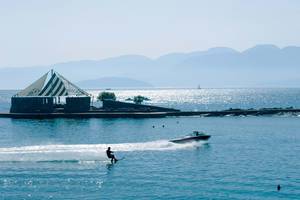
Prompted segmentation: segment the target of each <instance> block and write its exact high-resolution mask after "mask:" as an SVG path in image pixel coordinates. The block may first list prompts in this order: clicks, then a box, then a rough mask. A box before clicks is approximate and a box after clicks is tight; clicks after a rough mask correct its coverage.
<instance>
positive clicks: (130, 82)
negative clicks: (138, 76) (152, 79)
mask: <svg viewBox="0 0 300 200" xmlns="http://www.w3.org/2000/svg"><path fill="white" fill-rule="evenodd" d="M76 85H78V86H79V87H81V88H88V89H99V88H148V87H152V85H151V84H149V83H147V82H144V81H139V80H135V79H130V78H123V77H104V78H99V79H93V80H85V81H80V82H77V83H76Z"/></svg>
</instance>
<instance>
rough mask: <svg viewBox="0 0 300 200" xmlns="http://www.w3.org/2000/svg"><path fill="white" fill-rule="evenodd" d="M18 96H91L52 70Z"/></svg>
mask: <svg viewBox="0 0 300 200" xmlns="http://www.w3.org/2000/svg"><path fill="white" fill-rule="evenodd" d="M16 96H52V97H58V96H89V94H88V93H87V92H85V91H83V90H82V89H80V88H79V87H77V86H76V85H74V84H73V83H71V82H70V81H68V80H67V79H66V78H64V77H63V76H62V75H60V74H59V73H57V72H55V71H53V70H50V71H49V72H47V73H46V74H45V75H43V76H42V77H41V78H39V79H38V80H37V81H35V82H34V83H32V84H31V85H30V86H28V87H27V88H25V89H24V90H21V91H20V92H18V93H17V94H16Z"/></svg>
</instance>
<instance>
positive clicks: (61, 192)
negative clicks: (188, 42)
mask: <svg viewBox="0 0 300 200" xmlns="http://www.w3.org/2000/svg"><path fill="white" fill-rule="evenodd" d="M255 91H256V92H255ZM13 93H14V91H0V108H1V109H2V111H5V110H7V109H8V108H9V98H10V95H11V94H13ZM93 93H97V92H95V91H93ZM116 93H117V94H118V96H120V98H122V99H125V98H127V97H131V96H132V95H135V94H142V95H145V96H149V97H151V99H152V101H151V103H152V104H155V105H169V106H171V107H175V108H180V109H186V110H192V109H209V110H210V109H211V110H213V109H227V108H230V107H244V108H251V107H288V106H294V107H300V105H299V104H300V101H299V93H300V90H299V89H277V90H276V89H256V90H255V89H248V90H247V89H232V90H229V89H226V90H221V89H211V91H210V90H207V91H198V90H191V93H190V92H189V91H188V90H150V91H149V90H139V91H136V90H127V91H126V90H120V91H116ZM153 125H154V126H155V128H152V126H153ZM162 125H165V127H164V128H163V127H162ZM193 130H203V131H206V132H207V133H209V134H211V135H212V138H211V139H210V140H209V142H208V143H207V144H205V143H190V144H186V145H180V144H172V143H169V142H168V140H169V139H171V138H176V137H180V136H183V135H185V134H187V133H189V132H191V131H193ZM107 146H111V147H112V149H113V150H115V151H116V155H117V157H120V158H124V159H123V160H121V161H119V162H118V163H117V164H116V165H111V164H110V163H109V161H108V160H107V159H106V157H105V149H106V148H107ZM299 155H300V118H299V116H298V115H278V116H265V117H250V116H249V117H219V118H217V117H215V118H214V117H211V118H203V117H179V118H172V117H171V118H162V119H51V120H21V119H0V199H270V200H271V199H272V200H273V199H275V200H276V199H299V196H300V157H299ZM277 184H281V186H282V190H281V191H280V192H277V191H276V186H277Z"/></svg>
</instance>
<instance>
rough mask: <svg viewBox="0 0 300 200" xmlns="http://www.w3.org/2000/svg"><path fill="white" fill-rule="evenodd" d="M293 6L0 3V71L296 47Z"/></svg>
mask: <svg viewBox="0 0 300 200" xmlns="http://www.w3.org/2000/svg"><path fill="white" fill-rule="evenodd" d="M299 19H300V1H298V0H264V1H262V0H251V1H246V0H226V1H225V0H126V1H125V0H106V1H104V0H84V1H83V0H26V1H24V0H9V1H7V0H0V26H1V29H0V68H3V67H24V66H37V65H50V64H54V63H59V62H67V61H75V60H87V59H93V60H98V59H103V58H107V57H114V56H119V55H126V54H140V55H145V56H148V57H151V58H156V57H158V56H161V55H163V54H167V53H171V52H191V51H197V50H206V49H208V48H212V47H219V46H226V47H231V48H234V49H236V50H240V51H243V50H245V49H247V48H249V47H252V46H254V45H256V44H275V45H277V46H279V47H285V46H290V45H293V46H300V37H299V35H300V24H299Z"/></svg>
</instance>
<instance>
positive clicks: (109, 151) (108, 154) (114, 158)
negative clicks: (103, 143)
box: [106, 149, 118, 162]
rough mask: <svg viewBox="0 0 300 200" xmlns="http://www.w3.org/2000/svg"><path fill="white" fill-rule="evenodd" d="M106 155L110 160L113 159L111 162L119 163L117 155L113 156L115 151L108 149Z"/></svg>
mask: <svg viewBox="0 0 300 200" xmlns="http://www.w3.org/2000/svg"><path fill="white" fill-rule="evenodd" d="M106 155H107V157H108V158H110V159H111V162H113V161H115V162H117V161H118V160H117V159H116V157H115V155H114V154H113V151H111V150H109V149H107V150H106Z"/></svg>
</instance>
